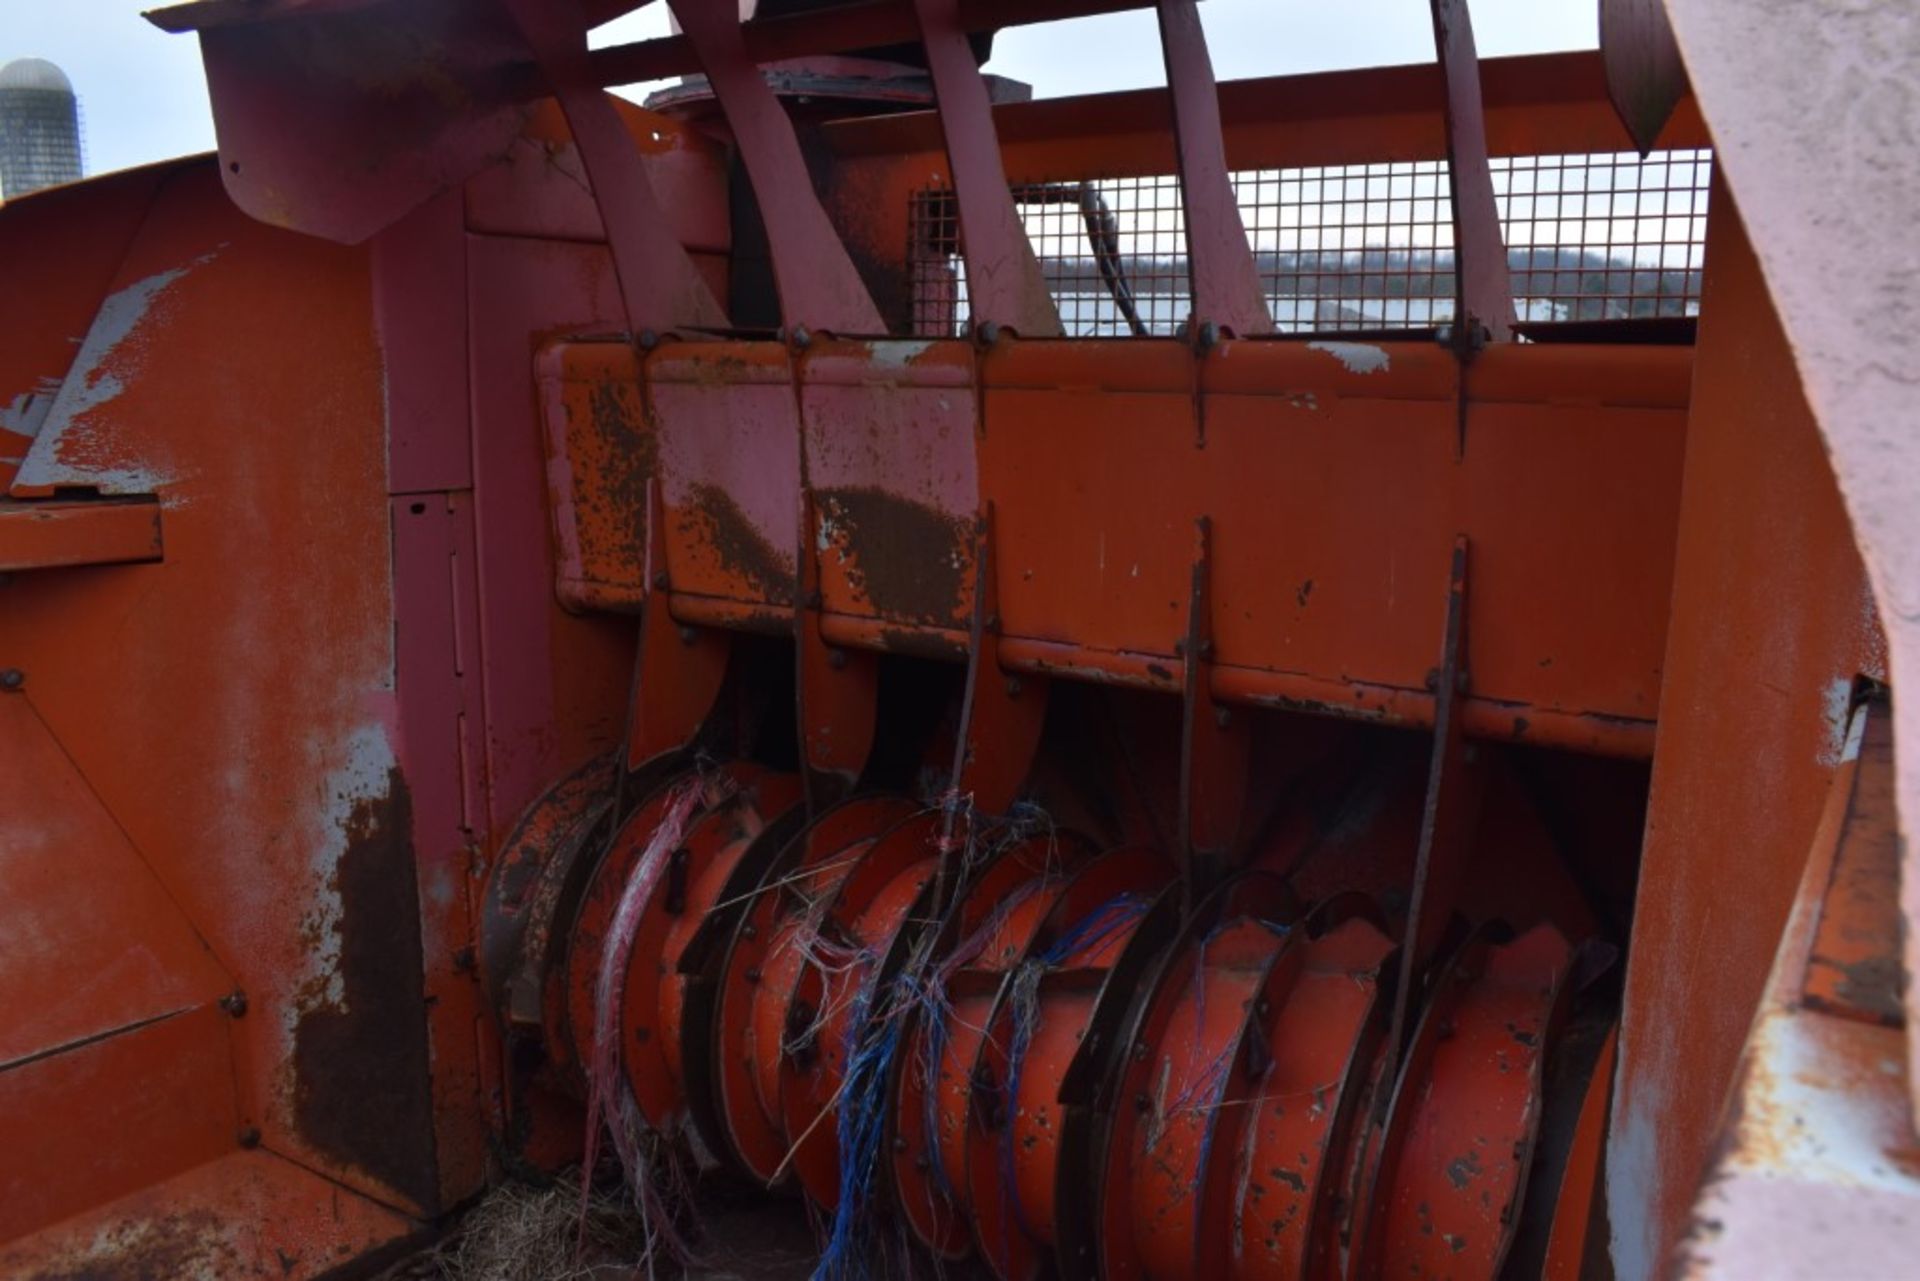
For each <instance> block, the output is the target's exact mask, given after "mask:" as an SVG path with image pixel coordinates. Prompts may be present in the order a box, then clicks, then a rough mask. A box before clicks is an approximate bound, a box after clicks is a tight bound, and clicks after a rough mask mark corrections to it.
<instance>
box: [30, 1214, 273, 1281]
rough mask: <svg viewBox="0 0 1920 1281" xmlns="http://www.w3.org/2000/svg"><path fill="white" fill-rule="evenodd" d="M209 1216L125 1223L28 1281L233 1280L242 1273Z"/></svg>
mask: <svg viewBox="0 0 1920 1281" xmlns="http://www.w3.org/2000/svg"><path fill="white" fill-rule="evenodd" d="M220 1229H221V1223H220V1220H219V1218H218V1217H217V1216H216V1215H214V1214H213V1213H212V1212H211V1211H208V1210H193V1211H188V1212H185V1213H180V1214H170V1215H168V1216H167V1217H165V1218H163V1219H137V1220H134V1221H132V1222H130V1223H123V1224H120V1225H119V1226H117V1227H115V1228H113V1229H111V1230H110V1231H108V1232H106V1233H104V1234H102V1235H101V1236H99V1237H97V1238H95V1239H94V1240H92V1241H90V1242H88V1243H87V1245H86V1247H85V1248H84V1250H81V1251H76V1252H74V1253H72V1254H69V1255H67V1256H66V1257H65V1258H61V1259H57V1260H55V1261H53V1262H52V1263H49V1264H47V1265H45V1266H43V1267H41V1268H40V1270H39V1271H37V1272H33V1273H31V1274H29V1275H28V1276H27V1277H26V1278H25V1279H24V1281H161V1279H162V1278H169V1277H187V1276H203V1275H204V1276H231V1275H234V1274H235V1273H237V1272H238V1271H239V1270H240V1268H241V1261H240V1260H239V1259H238V1258H236V1257H235V1255H234V1250H233V1247H232V1245H231V1244H229V1243H228V1241H227V1240H226V1239H225V1238H224V1237H223V1236H222V1234H221V1230H220Z"/></svg>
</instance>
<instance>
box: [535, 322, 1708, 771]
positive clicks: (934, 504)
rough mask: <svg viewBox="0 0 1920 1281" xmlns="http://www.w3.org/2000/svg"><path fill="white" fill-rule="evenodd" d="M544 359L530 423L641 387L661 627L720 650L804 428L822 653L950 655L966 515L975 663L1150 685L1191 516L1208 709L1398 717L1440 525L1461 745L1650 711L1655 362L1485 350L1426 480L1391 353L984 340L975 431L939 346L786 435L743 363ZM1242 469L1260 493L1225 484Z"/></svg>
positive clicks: (626, 523) (1661, 441)
mask: <svg viewBox="0 0 1920 1281" xmlns="http://www.w3.org/2000/svg"><path fill="white" fill-rule="evenodd" d="M682 350H684V353H685V354H684V355H683V354H681V351H682ZM553 359H554V361H555V363H556V364H557V366H558V370H559V371H558V372H557V373H556V375H555V376H556V377H558V378H559V379H561V380H563V381H564V385H565V386H567V387H569V388H572V389H574V390H572V391H571V392H570V393H569V398H568V400H567V407H566V408H565V409H564V411H563V413H562V415H561V417H560V418H558V419H555V418H553V417H550V418H549V422H550V423H555V424H565V423H573V422H577V421H578V419H579V417H580V415H581V413H582V412H583V411H582V410H581V408H580V401H581V399H582V398H587V399H589V400H591V398H593V397H599V398H600V403H602V404H609V405H610V404H624V403H632V402H633V401H634V400H635V398H636V397H637V396H640V395H645V396H646V397H647V399H648V402H649V403H650V404H651V405H652V407H653V408H652V412H653V415H654V423H653V425H652V430H653V431H654V433H655V441H654V442H653V443H652V444H647V443H645V442H642V443H640V444H638V445H636V446H635V447H634V448H633V449H632V450H631V451H629V452H628V453H627V454H626V455H625V457H627V458H636V457H637V458H640V459H646V460H651V461H654V462H655V463H656V465H657V466H658V468H659V470H660V473H661V476H662V484H663V487H664V491H665V494H666V501H667V513H666V519H667V529H668V548H667V564H668V574H669V578H670V579H671V581H672V584H673V598H672V603H671V608H672V609H673V610H674V612H675V614H676V616H677V617H679V618H680V619H681V620H682V621H683V622H688V623H701V624H706V625H731V626H740V625H742V624H746V623H749V622H751V620H752V618H753V617H754V613H753V611H754V610H755V609H763V610H766V611H768V612H769V614H772V615H773V616H774V617H777V616H778V613H777V611H781V610H782V607H783V606H785V604H786V597H787V596H788V595H789V594H790V588H789V586H788V584H789V582H790V581H791V578H792V575H793V573H794V570H793V567H792V566H793V560H792V556H793V553H791V552H788V551H787V550H786V548H787V547H788V545H789V543H788V542H787V541H786V540H785V539H784V538H783V537H782V534H781V531H782V530H783V529H786V528H795V527H797V522H798V520H799V515H798V513H797V512H796V511H794V510H793V508H792V494H793V492H794V491H793V490H792V489H791V488H790V487H788V488H783V486H782V484H780V483H778V482H777V481H776V477H775V473H774V472H770V471H768V470H767V469H766V467H765V465H764V464H765V461H766V460H768V459H769V458H779V457H780V456H782V455H783V454H785V453H788V452H789V451H793V450H795V449H797V448H800V447H801V446H800V444H799V442H798V439H797V438H798V437H802V436H804V441H805V445H804V448H805V450H806V453H807V462H806V466H807V476H808V485H809V487H810V488H811V489H812V491H813V506H814V511H815V513H816V514H815V521H816V525H815V536H816V537H817V538H818V539H819V541H820V544H821V547H822V555H821V562H820V563H821V571H820V572H821V596H822V608H823V609H824V610H826V611H827V613H826V614H825V615H824V616H823V618H822V624H821V625H822V627H823V629H825V630H826V634H827V635H828V636H829V638H833V639H837V640H839V641H840V642H841V643H843V644H845V643H849V642H852V643H854V644H858V645H860V646H862V647H869V646H877V647H881V648H905V649H909V650H912V649H915V648H927V649H933V650H935V651H936V652H937V651H938V650H939V649H940V648H942V647H944V646H949V645H953V644H957V643H964V637H963V636H959V635H955V634H954V632H955V631H956V630H957V629H958V628H959V627H960V626H961V625H962V620H963V619H964V617H965V602H966V600H967V599H968V597H969V595H970V591H971V588H970V565H971V557H970V549H969V539H968V537H967V533H966V531H967V526H968V523H969V521H970V520H972V519H973V516H972V515H971V509H972V507H973V505H975V504H978V505H985V504H989V503H990V504H991V505H992V507H993V510H994V513H995V518H994V519H995V555H996V557H997V558H998V559H999V561H1000V567H999V573H998V575H997V577H998V580H999V581H998V583H997V584H996V589H997V590H996V595H997V610H996V613H997V615H998V617H999V621H1000V626H999V629H998V630H999V632H1000V637H1001V639H1000V645H1001V650H1002V661H1003V662H1005V663H1006V664H1007V665H1008V666H1012V667H1025V668H1027V669H1028V670H1036V671H1044V670H1064V671H1069V672H1071V671H1075V670H1078V671H1080V672H1082V673H1085V674H1093V673H1096V672H1098V673H1107V674H1110V675H1112V676H1119V677H1120V678H1121V679H1127V680H1130V681H1134V682H1138V683H1142V684H1146V685H1149V686H1152V685H1155V684H1156V683H1157V684H1159V686H1160V687H1162V688H1167V689H1170V690H1171V689H1174V688H1177V676H1176V673H1177V672H1178V670H1179V661H1178V659H1177V657H1176V654H1175V649H1176V642H1178V641H1179V640H1180V638H1181V636H1182V634H1183V633H1184V630H1185V625H1186V620H1185V614H1184V602H1185V599H1186V595H1187V587H1188V580H1189V578H1190V575H1191V566H1190V563H1189V562H1190V552H1189V549H1188V545H1187V544H1188V542H1189V541H1190V540H1189V539H1187V538H1183V537H1182V536H1181V533H1180V531H1181V530H1183V529H1187V528H1190V527H1191V521H1192V520H1193V519H1194V518H1195V517H1197V516H1201V515H1206V516H1209V517H1210V518H1211V519H1212V520H1213V522H1214V525H1215V528H1216V530H1217V533H1216V535H1215V541H1216V544H1217V547H1218V550H1217V552H1216V555H1215V567H1214V569H1213V571H1212V577H1213V580H1214V586H1213V593H1214V595H1215V597H1216V598H1217V599H1216V604H1215V607H1214V611H1213V612H1214V616H1215V631H1216V635H1215V644H1216V659H1215V663H1216V665H1215V673H1216V675H1215V677H1214V680H1213V686H1214V692H1215V695H1216V696H1218V697H1226V698H1228V699H1229V700H1230V701H1243V702H1247V703H1252V704H1255V705H1266V706H1278V707H1294V706H1298V705H1303V704H1304V705H1307V706H1308V707H1309V708H1310V709H1314V708H1318V709H1324V710H1328V711H1332V712H1334V713H1335V714H1342V713H1346V712H1348V711H1350V712H1351V714H1356V715H1361V716H1368V717H1374V716H1379V717H1385V718H1388V719H1401V720H1405V721H1408V722H1411V723H1415V724H1419V723H1423V722H1426V721H1430V719H1431V712H1430V711H1424V712H1423V711H1422V708H1423V707H1427V706H1430V703H1431V698H1430V695H1428V694H1426V692H1425V690H1424V687H1423V682H1424V680H1425V676H1426V672H1427V670H1428V668H1429V667H1430V666H1431V665H1432V654H1431V652H1430V644H1429V643H1428V642H1427V640H1426V639H1425V638H1426V637H1427V636H1429V635H1431V634H1433V632H1434V629H1435V628H1437V626H1438V621H1437V620H1438V617H1439V610H1440V609H1441V608H1442V606H1443V604H1444V582H1443V581H1442V575H1443V574H1444V571H1445V565H1446V557H1447V554H1448V547H1449V546H1450V544H1451V541H1452V538H1453V535H1454V533H1455V532H1456V531H1464V532H1466V533H1467V534H1468V535H1469V536H1470V537H1471V538H1472V539H1473V542H1474V546H1475V558H1476V565H1477V567H1478V569H1477V574H1476V591H1475V593H1474V597H1473V601H1474V605H1473V608H1474V617H1473V619H1472V620H1471V627H1472V630H1473V632H1474V634H1475V636H1476V637H1477V638H1483V639H1480V640H1479V641H1478V642H1477V644H1476V649H1475V655H1474V660H1475V661H1474V668H1475V672H1474V675H1475V679H1474V697H1473V698H1472V699H1470V701H1469V704H1468V711H1467V716H1468V723H1469V726H1470V728H1471V729H1472V730H1473V732H1475V733H1477V734H1481V735H1498V736H1501V737H1509V736H1511V737H1520V738H1525V737H1528V736H1529V735H1536V736H1539V737H1543V738H1545V739H1547V740H1548V741H1553V742H1558V743H1568V744H1569V745H1577V746H1583V747H1592V746H1595V745H1599V746H1601V747H1602V748H1603V749H1606V748H1609V747H1610V748H1611V750H1615V751H1624V752H1627V753H1630V754H1631V753H1634V752H1638V751H1645V750H1647V748H1648V747H1650V744H1649V743H1648V742H1647V741H1646V739H1645V738H1644V737H1638V736H1637V735H1636V732H1635V730H1634V728H1633V727H1634V723H1635V722H1639V723H1642V724H1644V723H1645V722H1647V721H1650V720H1651V716H1652V711H1653V708H1654V707H1655V705H1656V704H1657V701H1658V698H1659V674H1660V668H1661V661H1662V650H1663V647H1664V644H1665V639H1666V627H1665V619H1666V610H1667V602H1668V583H1669V580H1668V578H1667V577H1666V569H1665V565H1666V563H1667V559H1668V554H1669V553H1668V551H1667V548H1669V547H1670V546H1671V542H1672V538H1673V530H1674V528H1675V522H1676V521H1677V518H1678V517H1677V499H1678V491H1677V484H1678V474H1679V466H1680V454H1681V449H1682V444H1683V439H1684V433H1683V431H1682V424H1683V417H1684V414H1683V408H1684V404H1685V400H1686V388H1687V378H1688V371H1689V359H1688V353H1686V352H1685V351H1684V350H1678V349H1623V348H1613V347H1578V346H1553V347H1531V348H1525V349H1514V350H1510V351H1501V352H1495V353H1489V354H1488V355H1487V356H1486V357H1485V358H1483V359H1482V360H1481V361H1479V362H1477V363H1476V364H1475V366H1474V367H1473V370H1472V372H1471V375H1470V377H1471V379H1472V386H1471V390H1472V394H1473V397H1474V400H1473V405H1472V408H1471V410H1470V411H1469V418H1468V426H1467V430H1468V433H1469V445H1468V449H1467V452H1466V455H1465V458H1464V460H1462V461H1460V462H1457V463H1456V462H1454V461H1453V460H1452V458H1451V453H1452V450H1453V448H1454V432H1455V424H1454V405H1453V398H1454V395H1455V380H1456V377H1457V375H1456V373H1455V369H1454V366H1453V364H1452V362H1451V358H1450V357H1448V356H1447V355H1446V353H1445V352H1443V351H1440V350H1438V349H1436V348H1433V347H1431V346H1427V345H1418V344H1412V343H1387V344H1370V343H1322V344H1302V343H1295V342H1266V343H1258V342H1238V343H1228V344H1224V345H1223V346H1221V347H1220V348H1219V349H1218V350H1217V352H1216V353H1215V354H1213V355H1211V356H1208V357H1205V358H1202V359H1201V360H1199V361H1198V362H1196V361H1195V359H1194V357H1193V356H1192V355H1191V354H1190V353H1189V352H1188V351H1187V350H1186V349H1185V348H1183V347H1181V346H1180V345H1178V344H1175V343H1139V342H1136V343H1128V344H1124V345H1116V344H1112V343H1102V342H1077V343H1012V344H1007V345H1003V347H1001V348H999V349H996V350H995V351H993V352H990V353H988V355H987V357H986V359H985V361H984V365H983V372H982V374H981V375H980V377H981V378H982V379H983V380H984V381H983V383H982V385H983V386H984V387H985V389H986V390H985V393H984V397H983V400H984V403H983V404H982V405H981V407H980V409H979V411H978V412H979V413H980V414H981V417H980V420H979V423H978V426H977V429H975V428H974V414H975V410H974V409H973V408H972V400H973V398H974V396H975V395H976V394H979V393H976V392H974V391H973V390H972V387H973V386H974V379H973V376H972V373H971V365H972V362H971V360H970V358H969V356H968V352H967V349H966V348H965V347H964V346H962V345H960V344H957V343H940V344H931V345H927V344H915V345H913V346H907V345H904V344H903V345H897V346H889V345H884V344H882V345H872V346H867V345H861V346H859V347H858V348H846V349H844V354H841V353H840V352H837V351H836V350H835V349H828V350H824V351H822V352H821V353H820V354H818V355H807V356H805V357H803V358H802V365H801V368H802V372H801V374H800V377H801V382H802V386H803V387H804V388H805V389H806V390H805V392H804V393H803V397H802V403H803V404H804V405H807V406H809V410H808V415H809V417H808V420H807V423H806V426H805V429H804V432H803V431H802V429H801V428H800V427H798V426H797V425H796V424H795V423H794V421H793V410H792V398H791V393H790V392H789V390H788V387H787V378H788V373H787V364H786V358H785V357H784V355H783V353H782V352H781V351H780V349H779V348H777V347H775V346H773V345H771V344H754V345H731V344H705V345H702V346H700V347H697V348H696V347H689V348H685V349H671V348H670V349H663V350H662V351H661V352H660V353H658V354H656V355H655V356H654V357H653V358H652V359H651V360H650V361H649V362H648V364H647V366H646V381H645V384H644V386H645V388H646V391H645V392H644V393H642V392H639V391H636V390H635V389H634V388H633V387H632V385H631V384H630V383H626V382H624V381H623V380H622V378H621V376H620V375H621V372H622V370H623V367H624V366H625V365H626V363H627V361H628V360H629V358H628V357H626V356H624V355H619V354H616V352H615V350H614V349H611V348H609V347H603V346H600V345H596V344H582V345H577V346H569V347H566V348H564V349H559V350H556V351H555V352H554V354H553ZM896 362H897V363H896ZM702 370H708V371H711V372H709V373H702V372H701V371H702ZM1196 377H1198V378H1199V379H1200V383H1199V387H1200V389H1201V391H1202V392H1203V393H1204V394H1205V396H1206V423H1207V437H1208V439H1207V447H1206V448H1205V449H1204V450H1201V449H1196V448H1195V447H1194V445H1195V438H1196V432H1197V427H1196V423H1195V418H1194V404H1195V402H1194V400H1193V390H1192V380H1193V379H1194V378H1196ZM855 386H858V387H859V388H860V390H859V391H858V392H855V391H854V387H855ZM916 387H917V388H919V390H911V389H912V388H916ZM839 388H844V389H845V390H838V389H839ZM890 388H891V389H894V390H888V389H890ZM829 392H831V393H832V395H831V398H829ZM716 398H718V399H716ZM816 407H817V408H816ZM711 414H718V415H721V416H722V417H724V419H725V420H726V421H727V422H728V424H729V427H728V438H727V442H728V443H726V444H725V445H724V446H722V445H721V444H719V443H718V442H717V441H716V440H715V438H714V436H713V434H712V433H710V432H703V431H701V430H700V429H699V428H698V427H696V426H695V425H694V424H696V423H697V422H699V421H701V420H702V419H703V416H705V415H711ZM683 424H684V425H683ZM556 430H565V428H564V427H560V426H556ZM639 430H641V431H646V430H647V424H640V425H639ZM883 441H884V442H885V445H884V449H885V450H886V451H888V452H885V453H884V454H882V453H878V452H876V451H877V450H880V449H882V448H883V446H882V445H881V444H880V442H883ZM683 442H684V443H683ZM696 442H698V443H696ZM591 448H598V446H594V447H590V449H591ZM895 449H899V450H902V451H904V452H903V453H902V454H900V455H899V457H901V458H903V459H905V460H906V461H905V463H904V467H905V469H906V470H905V471H902V469H901V465H897V464H895V463H894V462H893V461H891V460H892V459H893V458H894V457H895V456H896V455H895V454H893V453H892V452H891V451H893V450H895ZM594 456H595V455H594V454H593V453H592V452H588V453H586V454H584V455H583V460H584V459H591V458H592V457H594ZM882 457H884V458H886V459H888V460H889V461H888V462H887V463H886V467H887V469H888V470H887V472H886V485H887V486H889V487H890V488H884V489H883V488H881V487H880V485H879V483H878V481H879V478H880V475H881V473H880V471H879V470H878V464H879V462H880V459H881V458H882ZM749 459H753V460H759V461H758V462H756V464H755V465H754V466H752V467H748V466H747V464H746V461H745V460H749ZM915 473H918V474H915ZM976 474H977V477H978V479H977V480H976V479H975V476H976ZM1574 474H1577V475H1581V476H1582V477H1584V478H1585V483H1584V484H1583V485H1582V486H1581V487H1580V488H1579V489H1578V490H1577V491H1575V492H1573V493H1568V492H1565V491H1562V490H1559V489H1557V488H1553V487H1549V486H1542V485H1541V484H1540V483H1539V482H1538V481H1537V479H1536V478H1537V477H1540V476H1546V475H1574ZM1069 475H1070V476H1073V477H1074V478H1075V480H1074V482H1073V483H1072V484H1071V485H1068V486H1064V487H1063V486H1062V485H1060V484H1059V483H1058V478H1059V477H1062V476H1069ZM1260 475H1270V476H1273V477H1275V480H1274V482H1273V483H1274V485H1275V486H1277V487H1278V488H1279V490H1280V493H1281V494H1283V495H1285V496H1286V498H1287V501H1275V500H1274V499H1275V495H1273V494H1270V493H1269V492H1268V491H1267V487H1266V486H1264V485H1253V486H1248V485H1245V484H1241V483H1239V478H1241V477H1246V476H1260ZM1437 478H1445V483H1444V484H1436V483H1435V481H1436V479H1437ZM791 483H792V482H787V485H788V486H790V485H791ZM976 486H977V489H976ZM637 488H638V487H637V486H636V485H628V486H627V487H626V491H625V492H626V495H627V499H628V501H627V502H626V503H624V504H622V503H603V505H602V506H601V509H600V511H601V514H600V515H599V516H598V517H597V518H596V530H597V531H599V532H596V533H595V535H594V537H595V538H596V539H601V540H610V539H612V538H614V537H616V536H618V531H625V530H631V529H632V528H634V527H635V526H636V525H638V524H640V523H642V522H643V521H644V508H643V507H640V506H638V505H637V504H636V501H635V500H636V498H637ZM629 537H630V535H629ZM563 572H564V570H563ZM1276 583H1280V584H1286V585H1288V589H1287V590H1286V591H1275V590H1274V584H1276ZM868 619H871V620H872V623H871V626H870V628H869V629H868V630H864V631H863V630H860V628H859V627H858V625H857V620H868ZM769 625H770V626H772V625H775V624H772V623H771V620H770V622H769ZM1046 647H1053V648H1052V649H1048V648H1046ZM1536 727H1537V728H1536Z"/></svg>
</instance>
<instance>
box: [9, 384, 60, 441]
mask: <svg viewBox="0 0 1920 1281" xmlns="http://www.w3.org/2000/svg"><path fill="white" fill-rule="evenodd" d="M59 394H60V380H59V379H58V378H42V379H41V380H40V385H39V386H37V387H35V388H34V389H33V390H32V391H23V392H21V393H20V394H19V395H17V396H15V397H14V398H13V399H12V400H11V401H9V402H8V403H7V404H5V405H0V431H10V432H12V433H13V434H14V435H16V436H25V437H26V438H27V439H28V440H32V439H33V438H34V437H36V436H38V435H39V434H40V428H41V425H42V424H44V423H45V422H46V419H47V414H48V412H49V411H51V410H52V408H53V402H54V400H55V398H56V397H58V396H59Z"/></svg>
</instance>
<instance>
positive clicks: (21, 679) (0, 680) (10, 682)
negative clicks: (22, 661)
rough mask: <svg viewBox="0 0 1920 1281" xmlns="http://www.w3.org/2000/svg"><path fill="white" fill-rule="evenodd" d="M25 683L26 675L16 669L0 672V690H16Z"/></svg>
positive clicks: (11, 668)
mask: <svg viewBox="0 0 1920 1281" xmlns="http://www.w3.org/2000/svg"><path fill="white" fill-rule="evenodd" d="M26 683H27V674H26V673H25V672H23V671H21V670H20V669H19V668H17V667H9V668H7V669H6V670H5V671H0V689H4V690H16V689H19V688H20V687H21V686H23V685H25V684H26Z"/></svg>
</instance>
